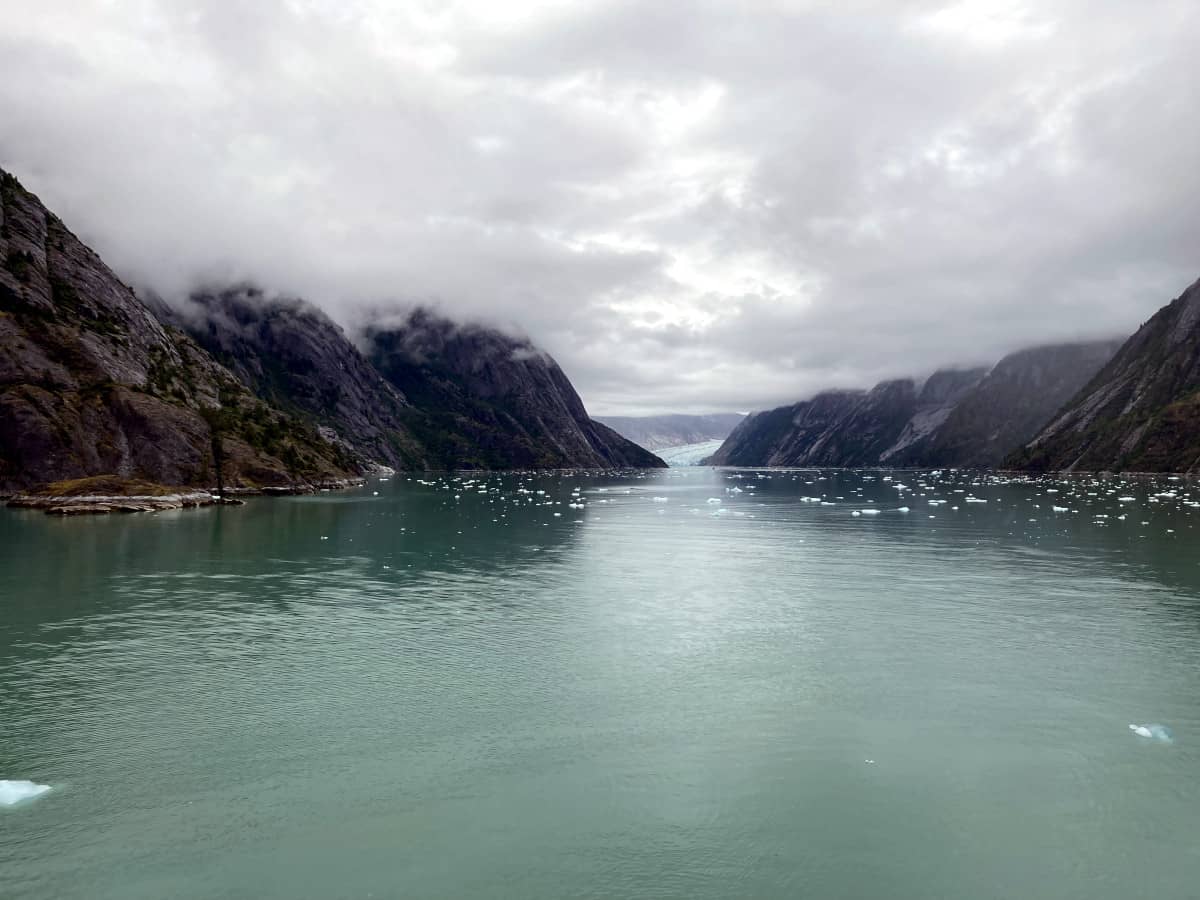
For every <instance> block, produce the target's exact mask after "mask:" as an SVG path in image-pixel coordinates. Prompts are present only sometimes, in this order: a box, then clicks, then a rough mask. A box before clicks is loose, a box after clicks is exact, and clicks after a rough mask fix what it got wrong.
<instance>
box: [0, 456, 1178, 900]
mask: <svg viewBox="0 0 1200 900" xmlns="http://www.w3.org/2000/svg"><path fill="white" fill-rule="evenodd" d="M887 477H891V478H892V480H890V481H885V480H884V478H887ZM464 480H469V477H464V478H463V479H460V480H458V481H452V480H451V479H450V477H449V476H447V477H440V478H439V477H427V478H425V479H423V480H421V479H415V478H413V479H409V478H407V477H405V476H398V477H396V478H393V479H392V480H390V481H387V482H375V483H372V484H370V485H368V486H367V487H366V488H365V489H362V490H356V491H351V492H347V493H340V494H322V495H320V496H317V497H298V498H278V499H261V500H255V501H252V502H250V503H249V504H248V505H246V506H245V507H241V508H222V509H207V510H199V511H195V510H193V511H184V512H179V513H160V514H154V515H134V516H122V517H110V518H97V519H82V520H81V519H75V520H60V519H54V518H51V517H48V516H44V515H42V514H40V513H33V512H23V511H10V510H4V511H0V616H2V621H3V628H2V629H0V779H29V780H32V781H34V782H37V783H41V784H48V785H50V786H51V787H52V789H51V790H50V791H49V792H48V793H46V794H43V795H42V796H40V797H37V798H35V799H33V800H31V801H28V802H26V803H23V804H20V805H16V806H12V807H8V808H5V807H0V896H4V897H6V898H42V897H46V898H74V897H80V898H84V897H86V898H164V897H171V898H210V897H230V898H232V897H264V898H285V897H286V898H293V897H314V898H324V897H377V898H383V897H467V896H482V897H520V898H540V897H546V898H556V897H612V896H620V897H634V896H637V897H697V898H718V897H799V896H805V897H822V898H826V897H828V898H843V897H844V898H864V897H895V898H931V897H946V898H958V897H971V898H974V897H995V898H1008V897H1012V898H1018V897H1019V898H1029V897H1046V898H1051V897H1053V898H1076V897H1077V898H1109V897H1112V898H1116V897H1120V898H1130V897H1160V898H1161V897H1170V898H1175V897H1178V898H1184V897H1195V896H1197V895H1198V894H1200V838H1198V837H1197V836H1198V835H1200V554H1198V553H1197V552H1196V551H1197V549H1198V545H1197V531H1196V521H1197V513H1198V512H1200V510H1198V508H1197V506H1195V505H1192V504H1194V503H1195V502H1196V501H1197V499H1200V491H1198V490H1197V488H1196V486H1195V485H1194V483H1190V482H1169V481H1166V480H1158V481H1127V482H1117V481H1099V480H1097V481H1086V480H1079V481H1072V482H1064V483H1053V482H1045V483H1041V484H1022V483H1008V482H1006V481H1004V480H1002V479H989V480H979V479H975V478H973V477H972V476H969V475H966V474H963V475H959V474H955V473H940V474H937V475H929V474H926V475H920V474H917V473H894V475H892V476H889V475H888V473H835V472H825V473H813V472H778V471H776V472H762V473H756V472H739V471H714V470H707V469H698V470H696V469H692V470H689V469H677V470H666V471H661V472H653V473H648V474H643V475H629V476H611V475H603V476H601V475H554V476H544V477H536V478H532V477H524V478H522V477H519V476H515V475H505V476H492V477H487V476H483V477H482V480H477V481H476V482H475V483H472V484H465V483H464ZM898 485H905V486H907V488H908V489H907V490H906V489H902V488H901V487H898ZM481 486H483V487H484V488H485V489H486V492H484V491H481V490H479V488H480V487H481ZM1049 490H1052V491H1055V493H1047V491H1049ZM520 491H528V492H529V493H520ZM538 491H544V492H545V493H544V494H539V493H537V492H538ZM376 492H378V493H376ZM1155 494H1167V495H1169V496H1154V495H1155ZM1121 497H1127V498H1131V499H1126V500H1121V499H1120V498H1121ZM656 498H658V499H656ZM968 498H971V499H972V500H986V501H987V502H968ZM931 500H934V501H937V500H944V501H946V502H945V503H940V504H934V505H930V501H931ZM712 501H715V502H712ZM822 502H824V503H826V504H831V505H822ZM901 507H906V508H907V509H908V512H900V511H898V510H899V509H900V508H901ZM1054 507H1060V509H1061V511H1058V512H1056V511H1054ZM863 510H867V511H868V512H867V513H865V514H864V513H863V512H862V511H863ZM875 511H878V513H877V514H872V513H873V512H875ZM855 512H859V515H854V513H855ZM1101 516H1107V518H1100V517H1101ZM1119 516H1124V517H1125V518H1124V519H1121V518H1118V517H1119ZM931 517H932V518H931ZM1143 523H1145V524H1143ZM1151 723H1162V724H1165V725H1167V726H1168V727H1169V728H1170V729H1171V731H1172V732H1173V734H1174V740H1173V742H1165V741H1159V740H1154V739H1148V738H1141V737H1138V736H1137V735H1136V734H1135V733H1133V732H1132V731H1131V730H1130V729H1129V725H1130V724H1151Z"/></svg>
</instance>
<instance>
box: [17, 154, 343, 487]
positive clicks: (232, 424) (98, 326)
mask: <svg viewBox="0 0 1200 900" xmlns="http://www.w3.org/2000/svg"><path fill="white" fill-rule="evenodd" d="M210 422H212V423H215V424H216V427H217V428H218V430H219V431H220V432H221V434H223V438H222V446H223V448H224V456H225V465H224V473H225V478H226V480H227V481H229V482H230V483H232V484H246V485H261V484H294V483H301V482H304V481H305V480H307V479H311V478H328V477H338V476H341V475H344V474H345V468H344V460H343V458H342V454H341V452H340V451H339V450H338V449H337V448H335V447H333V446H331V445H329V444H328V443H327V442H326V441H324V440H322V439H321V438H320V436H319V435H318V434H317V433H316V431H315V429H313V428H312V427H310V426H307V425H305V424H304V423H301V422H298V421H296V420H294V419H291V418H289V417H287V416H283V415H281V414H280V413H278V412H277V411H275V410H272V409H271V408H269V407H268V406H267V405H266V404H264V403H262V402H261V401H259V400H257V399H256V398H255V397H254V396H253V395H252V394H251V393H250V392H249V391H248V390H247V388H246V387H245V386H244V385H243V384H241V383H240V382H239V381H238V379H237V378H236V377H234V375H233V374H232V373H230V372H229V371H228V370H227V369H225V368H224V367H222V366H221V365H219V364H218V363H216V362H215V361H214V360H213V359H212V358H211V357H210V356H209V355H208V354H207V353H205V352H204V351H203V350H201V349H200V348H199V347H197V346H196V344H195V343H193V342H192V341H191V340H190V339H189V338H188V337H186V336H185V335H184V334H182V333H181V332H179V331H177V330H175V329H172V328H170V327H168V326H165V325H164V324H163V323H162V322H160V321H159V320H158V319H157V318H156V317H155V316H154V314H153V313H152V312H151V311H150V310H149V309H148V308H147V307H146V306H145V305H144V304H142V303H141V302H140V301H139V300H138V298H137V297H136V296H135V295H134V293H133V291H131V290H130V289H129V288H128V287H127V286H126V285H125V284H123V283H122V282H121V281H120V279H118V278H117V277H116V275H114V274H113V272H112V271H111V270H110V269H109V268H108V267H107V266H106V265H105V264H104V263H103V262H102V261H101V260H100V258H99V257H98V256H97V255H96V254H95V253H94V252H92V251H91V250H90V249H89V248H88V247H86V246H84V245H83V244H82V243H81V242H80V241H79V240H78V238H76V237H75V235H74V234H72V233H71V232H70V231H69V230H68V229H67V228H66V226H65V225H64V224H63V223H62V222H61V221H60V220H59V219H58V218H57V217H56V216H54V215H53V214H51V213H50V212H49V211H48V210H47V209H46V208H45V207H44V206H43V205H42V204H41V202H40V201H39V200H38V199H37V198H36V197H35V196H33V195H32V194H30V193H29V192H28V191H26V190H25V189H24V188H23V187H22V186H21V185H20V184H19V182H18V181H17V180H16V179H15V178H14V177H12V176H11V175H9V174H7V173H0V492H13V491H16V490H19V489H22V488H26V487H30V486H33V485H37V484H42V483H46V482H51V481H59V480H63V479H72V478H82V477H87V476H92V475H98V474H105V473H111V474H118V475H124V476H130V477H139V478H145V479H148V480H151V481H154V482H159V483H163V484H172V485H202V486H208V485H209V484H211V483H212V480H213V477H214V470H213V454H212V448H213V441H212V427H213V426H212V425H210Z"/></svg>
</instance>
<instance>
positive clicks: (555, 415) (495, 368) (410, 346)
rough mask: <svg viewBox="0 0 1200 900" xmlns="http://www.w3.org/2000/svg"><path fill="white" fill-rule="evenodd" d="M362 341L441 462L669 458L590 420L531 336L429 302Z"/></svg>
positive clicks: (652, 461)
mask: <svg viewBox="0 0 1200 900" xmlns="http://www.w3.org/2000/svg"><path fill="white" fill-rule="evenodd" d="M364 340H365V342H366V344H367V346H368V350H367V356H368V359H369V360H370V361H371V363H372V364H373V365H374V366H375V368H376V369H377V370H378V371H379V372H380V373H382V375H383V376H384V377H385V378H387V380H388V381H390V382H391V383H392V385H393V386H395V387H396V388H397V389H398V390H399V391H400V393H401V394H402V395H403V396H404V397H405V398H406V399H407V401H408V403H409V409H408V411H407V413H406V415H405V424H406V426H407V427H408V430H409V432H410V433H411V434H412V435H413V436H414V438H415V439H416V440H417V441H418V442H419V443H420V444H421V446H422V447H423V448H424V452H425V454H426V458H427V459H428V460H429V461H430V463H431V464H432V465H433V466H435V467H438V468H489V469H504V468H612V467H618V468H619V467H639V468H643V467H655V468H658V467H662V466H665V465H666V464H665V463H664V462H663V461H662V460H660V459H659V458H658V457H657V456H655V455H654V454H652V453H650V452H649V451H647V450H644V449H642V448H641V447H639V446H637V445H636V444H634V443H632V442H631V441H628V440H626V439H625V438H623V437H621V436H620V435H619V434H617V433H616V432H615V431H613V430H612V429H611V428H608V427H607V426H605V425H602V424H600V423H598V422H595V421H593V420H592V419H590V418H589V417H588V415H587V411H586V410H585V409H584V407H583V402H582V401H581V400H580V399H579V395H578V394H577V393H576V392H575V389H574V387H572V386H571V382H570V381H568V380H567V377H566V375H564V374H563V371H562V369H560V368H559V366H558V363H556V362H555V361H554V360H553V359H551V358H550V357H549V356H548V355H547V354H545V353H543V352H542V351H541V350H539V349H537V348H536V347H535V346H533V344H531V343H530V342H529V341H527V340H524V339H519V338H514V337H511V336H509V335H506V334H503V333H501V332H499V331H496V330H493V329H489V328H484V327H482V326H479V325H458V324H455V323H452V322H450V321H448V320H446V319H443V318H440V317H438V316H435V315H433V314H432V313H430V312H428V311H425V310H417V311H415V312H413V313H411V314H410V315H409V316H407V317H406V318H405V319H404V320H402V321H400V322H398V323H396V324H389V325H387V326H384V325H380V324H376V325H374V326H371V327H370V328H368V329H367V331H366V333H365V335H364Z"/></svg>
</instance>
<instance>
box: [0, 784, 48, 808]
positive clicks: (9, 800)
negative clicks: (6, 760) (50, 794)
mask: <svg viewBox="0 0 1200 900" xmlns="http://www.w3.org/2000/svg"><path fill="white" fill-rule="evenodd" d="M48 790H50V785H48V784H37V783H36V782H33V781H20V780H18V781H5V780H3V779H0V806H16V805H17V804H18V803H23V802H25V801H26V800H32V799H33V798H34V797H40V796H41V795H42V794H44V793H46V792H47V791H48Z"/></svg>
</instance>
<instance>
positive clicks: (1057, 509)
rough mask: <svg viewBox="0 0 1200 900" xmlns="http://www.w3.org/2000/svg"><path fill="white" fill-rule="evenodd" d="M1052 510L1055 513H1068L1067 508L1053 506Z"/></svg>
mask: <svg viewBox="0 0 1200 900" xmlns="http://www.w3.org/2000/svg"><path fill="white" fill-rule="evenodd" d="M1050 508H1051V509H1052V510H1054V511H1055V512H1066V511H1067V508H1066V507H1065V506H1052V507H1050Z"/></svg>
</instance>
